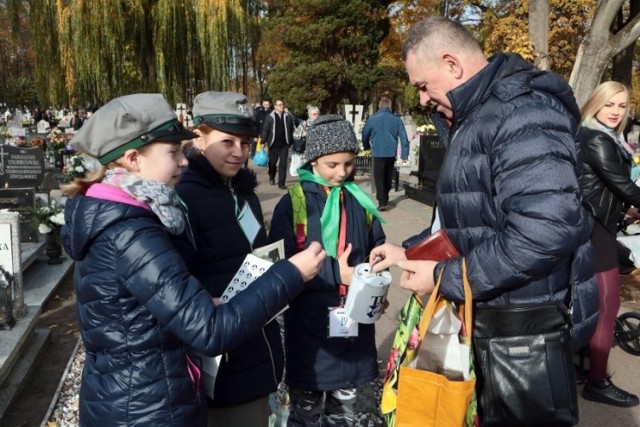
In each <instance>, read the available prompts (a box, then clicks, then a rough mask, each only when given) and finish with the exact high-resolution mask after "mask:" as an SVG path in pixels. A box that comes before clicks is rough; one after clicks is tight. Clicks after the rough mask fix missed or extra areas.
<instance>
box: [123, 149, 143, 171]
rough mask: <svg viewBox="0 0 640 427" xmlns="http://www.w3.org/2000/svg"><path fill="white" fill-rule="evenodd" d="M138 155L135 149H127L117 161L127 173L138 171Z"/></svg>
mask: <svg viewBox="0 0 640 427" xmlns="http://www.w3.org/2000/svg"><path fill="white" fill-rule="evenodd" d="M139 155H140V153H139V152H138V150H136V149H133V148H131V149H129V150H127V151H125V152H124V154H123V155H122V157H120V159H118V162H119V163H120V164H121V165H122V167H124V168H125V169H126V170H128V171H129V172H138V171H140V165H139V164H138V156H139Z"/></svg>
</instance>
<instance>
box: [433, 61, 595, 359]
mask: <svg viewBox="0 0 640 427" xmlns="http://www.w3.org/2000/svg"><path fill="white" fill-rule="evenodd" d="M447 96H448V98H449V101H450V102H451V105H452V108H453V121H452V123H451V128H450V130H448V129H443V127H442V126H441V125H442V122H441V121H440V123H439V126H438V127H439V131H440V132H442V131H443V130H444V139H445V140H446V142H447V152H446V155H445V159H444V161H443V164H442V169H441V170H440V176H439V180H438V184H437V203H438V208H439V213H440V219H441V221H442V224H443V228H444V229H446V231H447V233H448V234H449V235H450V236H451V239H452V240H453V242H454V243H455V245H456V246H457V248H458V249H459V250H460V252H461V254H462V255H464V256H465V257H466V258H467V265H468V267H469V269H468V277H469V281H470V283H471V287H472V289H473V298H474V299H475V300H476V301H479V302H482V303H486V304H492V305H501V304H507V303H509V302H510V303H537V302H543V301H549V300H556V301H566V294H567V288H568V286H569V283H570V272H571V262H572V260H573V263H574V267H575V277H574V278H575V286H574V289H573V314H574V321H575V327H574V330H573V333H574V334H573V337H574V345H575V346H576V347H580V346H582V345H584V344H586V342H587V341H588V339H589V337H590V336H591V333H592V332H593V330H594V327H595V323H596V318H597V310H598V295H597V288H596V283H595V278H594V273H593V265H592V253H591V245H590V243H589V235H590V232H591V226H592V220H591V218H590V215H589V214H588V212H587V210H586V209H585V208H581V203H582V195H581V189H580V179H581V177H582V160H581V157H580V153H579V151H580V150H579V143H578V142H577V132H578V123H579V112H578V107H577V105H576V103H575V100H574V97H573V94H572V91H571V88H570V87H569V86H568V85H567V84H566V83H565V82H564V81H563V80H562V79H561V78H560V77H558V76H556V75H555V74H553V73H547V72H542V71H539V70H537V69H535V68H534V67H533V66H532V65H530V64H528V63H527V62H525V61H524V60H523V59H522V58H521V57H520V56H518V55H516V54H497V55H495V56H494V57H492V58H491V60H490V62H489V64H488V65H487V66H486V67H485V68H484V69H482V70H481V71H480V72H479V73H478V74H477V75H475V76H473V77H472V78H471V79H470V80H469V81H467V82H466V83H464V84H463V85H461V86H459V87H457V88H456V89H454V90H452V91H450V92H449V93H448V94H447ZM440 120H441V118H440ZM442 135H443V133H441V136H442ZM461 260H462V259H461V258H457V259H455V260H453V261H451V262H441V263H439V264H438V267H437V268H436V272H438V271H439V270H440V269H441V268H443V267H444V276H443V282H442V285H441V288H440V289H441V292H442V294H443V295H444V296H445V297H446V298H449V299H452V300H454V301H459V300H462V299H463V291H462V279H461ZM566 302H567V301H566Z"/></svg>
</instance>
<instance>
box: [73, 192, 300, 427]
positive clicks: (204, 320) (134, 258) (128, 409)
mask: <svg viewBox="0 0 640 427" xmlns="http://www.w3.org/2000/svg"><path fill="white" fill-rule="evenodd" d="M65 221H66V225H65V226H64V227H63V229H62V242H63V245H64V248H65V250H66V251H67V253H68V254H69V255H70V256H71V258H73V259H74V260H75V261H76V264H75V272H74V281H75V287H76V296H77V308H78V320H79V323H80V328H81V334H82V341H83V343H84V345H85V348H86V361H85V364H84V370H83V373H82V386H81V389H80V424H81V425H82V426H91V427H94V426H125V425H126V426H179V427H183V426H202V425H206V418H205V412H204V410H203V409H204V405H203V404H202V402H203V400H202V399H201V397H200V395H199V393H198V392H197V386H196V385H195V384H194V383H193V382H192V380H191V379H190V376H189V373H188V372H187V363H186V357H185V354H186V352H187V350H188V347H190V348H193V349H195V350H197V351H199V352H202V353H204V354H207V355H210V356H213V355H216V354H220V353H222V352H224V351H228V350H231V349H233V348H235V347H237V346H238V345H240V344H241V343H242V342H244V341H246V340H247V339H248V338H249V337H251V336H253V335H254V334H255V332H256V331H257V330H259V329H260V327H261V326H262V325H263V324H264V323H265V322H266V321H267V320H269V319H270V318H271V317H272V316H273V315H274V314H275V313H277V312H278V311H279V310H280V309H281V308H282V307H284V306H285V305H286V304H287V303H288V301H289V300H290V299H291V298H293V297H294V296H295V295H296V294H297V293H298V292H300V291H301V290H302V288H303V283H302V278H301V277H300V274H299V272H298V270H297V269H296V268H295V267H294V266H293V265H292V264H291V263H288V262H285V261H281V262H279V263H277V264H276V265H275V266H274V267H273V268H271V269H270V270H269V271H268V272H266V273H265V274H264V275H263V276H262V277H261V278H260V279H258V280H260V281H261V283H260V284H259V285H260V286H256V287H254V288H252V292H247V291H245V292H242V293H241V294H239V295H237V296H236V297H235V298H234V299H233V300H232V301H231V302H229V303H228V304H224V305H222V306H220V307H217V308H216V307H214V305H213V304H212V301H211V296H210V295H209V294H208V293H207V292H206V290H205V289H204V288H202V286H200V283H199V282H198V281H197V280H196V279H195V278H194V277H193V276H191V275H190V274H189V272H188V271H187V269H186V266H185V265H184V263H183V261H182V258H181V257H180V255H179V254H178V253H177V252H176V251H175V249H174V247H173V245H172V243H171V240H170V238H169V235H168V234H167V233H166V231H165V230H164V228H163V226H162V225H161V224H160V222H159V220H158V218H157V217H156V216H155V215H154V214H153V213H152V212H151V211H149V210H146V209H144V208H141V207H137V206H132V205H129V204H125V203H118V202H110V201H104V200H100V199H96V198H93V197H86V196H83V195H77V196H75V197H73V198H72V199H70V200H69V201H67V204H66V207H65Z"/></svg>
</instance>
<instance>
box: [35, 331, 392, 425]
mask: <svg viewBox="0 0 640 427" xmlns="http://www.w3.org/2000/svg"><path fill="white" fill-rule="evenodd" d="M278 320H279V321H280V320H281V319H278ZM84 356H85V350H84V346H83V345H82V342H81V343H80V345H79V346H78V349H77V352H76V354H75V355H74V357H73V360H72V362H71V363H70V364H69V365H68V370H67V372H66V373H65V376H64V380H63V381H62V382H61V383H62V385H61V387H60V393H59V395H58V398H57V400H56V402H55V405H54V406H53V412H52V413H51V415H50V416H49V418H48V420H47V427H75V426H77V425H78V403H79V400H78V399H79V393H80V379H81V376H82V367H83V365H84ZM383 363H384V364H383ZM378 366H379V367H384V366H386V362H383V360H378ZM381 387H382V385H381V381H380V380H376V381H373V382H370V383H368V384H364V385H362V386H361V387H360V388H359V389H358V396H359V398H358V402H357V406H356V411H357V412H356V423H355V424H354V427H376V426H382V425H384V421H383V419H382V417H381V415H380V413H379V410H378V402H380V394H381ZM288 401H289V400H288V395H287V391H286V386H285V385H284V383H281V384H280V387H279V389H278V391H277V392H275V393H273V394H272V395H271V396H270V399H269V403H270V404H271V410H272V411H273V414H272V415H271V419H270V425H271V426H272V427H285V426H286V422H287V415H288V409H287V406H288Z"/></svg>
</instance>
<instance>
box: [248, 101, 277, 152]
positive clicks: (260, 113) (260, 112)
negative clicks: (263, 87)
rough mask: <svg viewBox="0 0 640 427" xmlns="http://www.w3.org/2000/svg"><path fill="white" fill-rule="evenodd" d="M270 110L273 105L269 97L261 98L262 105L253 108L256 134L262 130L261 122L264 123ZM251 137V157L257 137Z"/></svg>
mask: <svg viewBox="0 0 640 427" xmlns="http://www.w3.org/2000/svg"><path fill="white" fill-rule="evenodd" d="M271 111H273V107H272V106H271V100H270V99H267V98H265V99H263V100H262V105H261V106H258V107H256V109H255V110H253V121H254V126H255V127H256V134H257V136H259V135H260V131H261V130H262V124H263V123H264V119H265V118H266V117H267V116H268V115H269V113H271ZM257 136H256V138H253V139H252V140H251V158H253V156H254V155H255V154H256V145H257V143H258V139H257Z"/></svg>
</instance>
